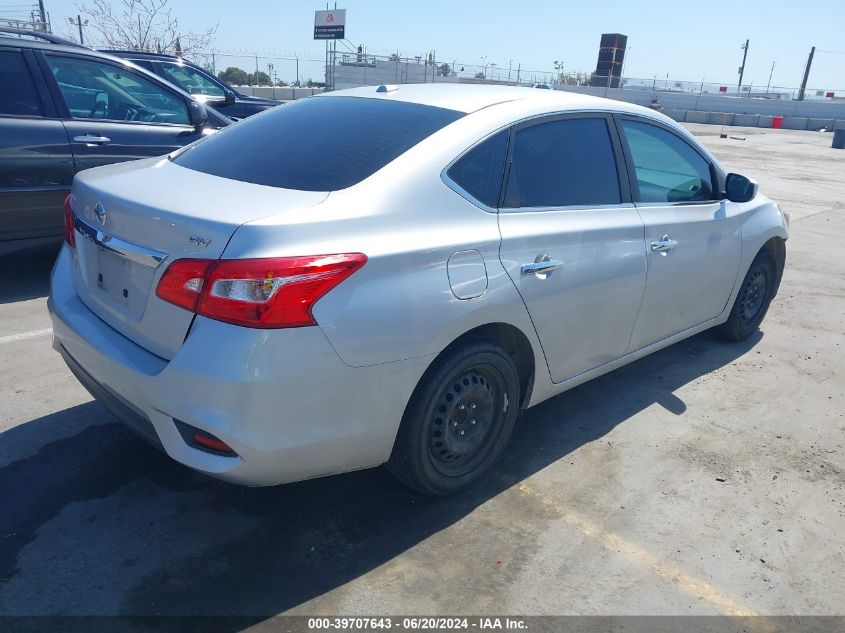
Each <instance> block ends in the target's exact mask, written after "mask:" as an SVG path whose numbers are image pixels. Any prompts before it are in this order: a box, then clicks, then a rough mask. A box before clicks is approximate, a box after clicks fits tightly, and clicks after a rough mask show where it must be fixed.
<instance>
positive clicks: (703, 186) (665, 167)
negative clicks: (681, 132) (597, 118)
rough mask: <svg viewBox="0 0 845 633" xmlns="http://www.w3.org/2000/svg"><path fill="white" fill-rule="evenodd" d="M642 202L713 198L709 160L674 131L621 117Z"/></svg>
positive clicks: (699, 200) (694, 200) (689, 200)
mask: <svg viewBox="0 0 845 633" xmlns="http://www.w3.org/2000/svg"><path fill="white" fill-rule="evenodd" d="M622 128H623V130H624V131H625V137H626V138H627V140H628V147H629V148H630V151H631V157H632V158H633V161H634V170H635V172H636V175H637V184H638V186H639V190H640V197H639V199H640V200H641V201H642V202H702V201H707V200H714V199H715V198H716V196H714V195H713V179H712V177H711V174H710V163H708V162H707V161H706V160H705V159H704V158H703V157H702V156H701V154H699V153H698V152H696V151H695V150H694V149H693V148H692V147H690V145H689V144H688V143H687V142H686V141H684V140H683V139H681V138H679V137H678V136H676V135H675V134H673V133H671V132H669V131H668V130H664V129H663V128H660V127H657V126H655V125H650V124H648V123H641V122H639V121H631V120H627V119H623V120H622Z"/></svg>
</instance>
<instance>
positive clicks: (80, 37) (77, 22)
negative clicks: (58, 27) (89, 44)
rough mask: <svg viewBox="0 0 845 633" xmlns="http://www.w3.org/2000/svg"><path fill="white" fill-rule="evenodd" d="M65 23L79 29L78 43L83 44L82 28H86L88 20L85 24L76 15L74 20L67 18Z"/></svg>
mask: <svg viewBox="0 0 845 633" xmlns="http://www.w3.org/2000/svg"><path fill="white" fill-rule="evenodd" d="M67 21H68V22H70V23H71V24H73V25H74V26H78V27H79V43H80V44H85V38H84V37H83V36H82V27H83V26H88V20H85V22H83V21H82V18H81V17H80V16H78V15H77V16H76V19H75V20H74V19H73V18H68V19H67Z"/></svg>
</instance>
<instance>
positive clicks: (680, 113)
mask: <svg viewBox="0 0 845 633" xmlns="http://www.w3.org/2000/svg"><path fill="white" fill-rule="evenodd" d="M661 112H662V113H663V114H665V115H666V116H668V117H669V118H670V119H675V120H676V121H684V119H685V118H686V115H687V111H686V110H676V109H675V108H664V109H663V110H661Z"/></svg>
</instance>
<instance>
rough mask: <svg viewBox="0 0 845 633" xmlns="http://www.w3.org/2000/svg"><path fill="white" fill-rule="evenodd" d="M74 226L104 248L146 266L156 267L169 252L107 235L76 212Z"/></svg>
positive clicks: (83, 235) (88, 238)
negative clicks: (87, 222) (83, 219)
mask: <svg viewBox="0 0 845 633" xmlns="http://www.w3.org/2000/svg"><path fill="white" fill-rule="evenodd" d="M73 228H74V229H75V230H76V232H77V233H79V235H81V236H82V237H84V238H85V239H87V240H88V241H90V242H92V243H94V244H95V245H97V246H99V247H100V248H104V249H105V250H107V251H110V252H112V253H115V254H116V255H120V256H121V257H124V258H126V259H128V260H129V261H132V262H135V263H136V264H140V265H141V266H146V267H147V268H152V269H156V268H158V266H159V264H161V262H163V261H164V260H165V259H166V258H167V253H162V252H161V251H155V250H153V249H151V248H144V247H143V246H138V245H137V244H132V243H131V242H126V241H124V240H121V239H120V238H117V237H112V236H111V235H107V234H106V233H103V232H102V231H100V230H99V229H96V228H94V227H93V226H89V225H88V224H86V223H85V222H83V221H82V219H81V218H80V217H79V216H78V215H76V214H74V216H73Z"/></svg>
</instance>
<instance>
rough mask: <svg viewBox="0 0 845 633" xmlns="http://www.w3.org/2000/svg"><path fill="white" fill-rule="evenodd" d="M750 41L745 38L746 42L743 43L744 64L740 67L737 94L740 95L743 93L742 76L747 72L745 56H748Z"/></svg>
mask: <svg viewBox="0 0 845 633" xmlns="http://www.w3.org/2000/svg"><path fill="white" fill-rule="evenodd" d="M748 42H749V40H745V44H743V45H742V51H743V52H742V66H740V67H739V83H738V84H737V86H736V94H737V96H740V94H741V93H742V76H743V75H744V74H745V58H746V57H748Z"/></svg>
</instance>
